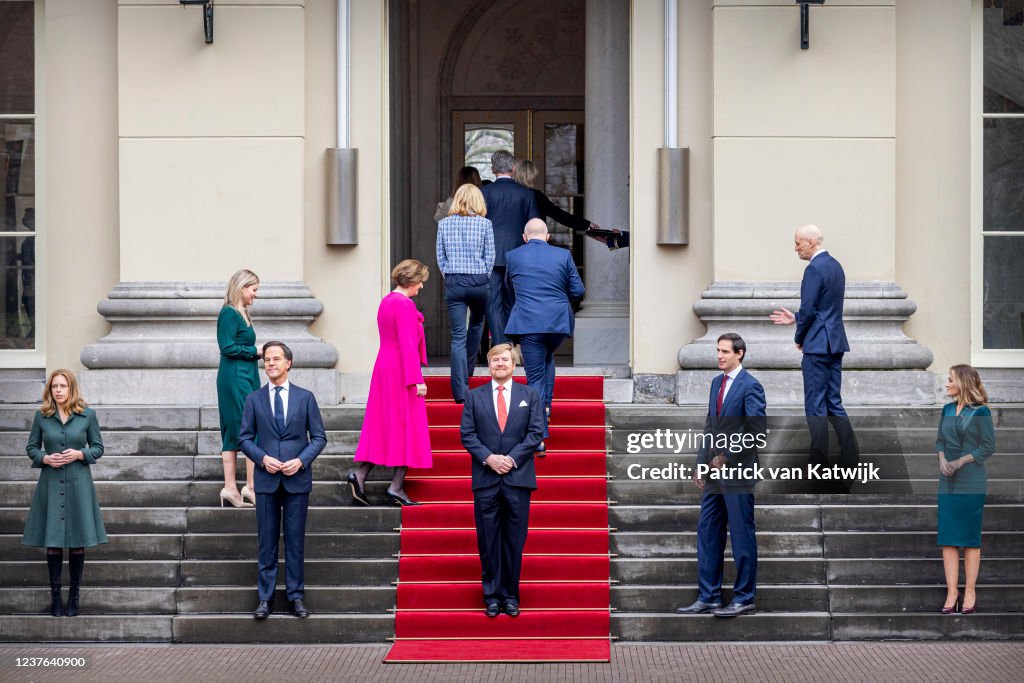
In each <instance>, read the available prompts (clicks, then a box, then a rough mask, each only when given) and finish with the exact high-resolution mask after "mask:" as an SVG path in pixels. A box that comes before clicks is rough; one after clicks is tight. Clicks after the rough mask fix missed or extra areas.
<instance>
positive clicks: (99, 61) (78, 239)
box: [37, 0, 118, 370]
mask: <svg viewBox="0 0 1024 683" xmlns="http://www.w3.org/2000/svg"><path fill="white" fill-rule="evenodd" d="M44 6H45V17H39V15H38V14H37V18H39V19H42V20H43V21H44V22H45V23H44V32H45V46H44V47H43V48H42V49H41V50H40V51H39V54H40V55H41V58H42V59H41V61H42V65H41V68H40V69H38V70H37V71H38V72H40V73H41V78H42V80H43V83H42V89H41V95H42V96H41V97H40V98H39V99H41V100H42V103H41V107H40V109H41V111H40V114H41V119H40V123H41V124H42V126H41V128H42V132H41V135H42V139H41V143H42V146H44V147H45V156H44V159H43V161H42V163H40V164H39V168H38V170H39V172H40V174H41V176H42V183H40V185H41V186H42V187H44V188H45V189H44V192H45V200H44V201H45V204H44V209H43V211H42V212H40V216H39V226H40V232H41V235H42V236H41V237H40V247H41V249H40V250H41V251H42V252H43V253H44V256H43V269H42V272H43V277H44V278H45V287H46V293H45V299H44V303H45V308H44V307H40V314H42V315H45V316H46V320H47V334H46V347H45V348H46V366H47V368H48V369H49V370H53V369H55V368H59V367H66V368H70V369H72V370H79V369H81V364H80V363H79V352H80V351H81V350H82V347H83V346H85V345H87V344H90V343H92V342H94V341H96V340H97V339H99V338H100V337H102V336H104V335H105V334H106V333H107V332H108V330H109V326H108V325H107V323H106V321H104V319H103V317H102V316H100V315H99V314H98V313H97V312H96V304H97V302H99V301H101V300H102V299H104V298H105V297H106V295H107V292H109V291H110V290H111V289H112V288H113V287H114V285H116V284H117V281H118V246H117V245H118V225H117V177H118V176H117V96H116V93H117V7H116V6H115V5H114V3H111V2H110V1H109V0H46V2H45V3H44Z"/></svg>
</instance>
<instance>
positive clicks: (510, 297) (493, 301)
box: [487, 266, 516, 346]
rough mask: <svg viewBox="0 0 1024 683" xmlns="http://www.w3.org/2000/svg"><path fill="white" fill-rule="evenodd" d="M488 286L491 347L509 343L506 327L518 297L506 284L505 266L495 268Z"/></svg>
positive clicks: (488, 324) (488, 319) (488, 322)
mask: <svg viewBox="0 0 1024 683" xmlns="http://www.w3.org/2000/svg"><path fill="white" fill-rule="evenodd" d="M488 284H489V288H490V300H489V301H488V302H487V327H488V329H490V331H491V346H494V345H495V344H504V343H505V342H507V341H508V337H506V336H505V325H507V324H508V316H509V313H511V312H512V304H513V303H515V300H516V297H515V292H513V291H512V288H511V287H509V286H508V285H507V284H505V266H494V268H493V269H492V270H491V277H490V282H489V283H488Z"/></svg>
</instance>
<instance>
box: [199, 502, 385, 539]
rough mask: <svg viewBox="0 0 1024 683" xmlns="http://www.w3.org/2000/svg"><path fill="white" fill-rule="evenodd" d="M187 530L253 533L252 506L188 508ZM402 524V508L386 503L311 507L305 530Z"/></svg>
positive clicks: (371, 529) (348, 529)
mask: <svg viewBox="0 0 1024 683" xmlns="http://www.w3.org/2000/svg"><path fill="white" fill-rule="evenodd" d="M187 516H188V530H189V531H190V532H192V533H205V534H224V533H256V515H255V511H254V510H251V509H249V510H236V509H234V508H220V507H193V508H189V509H188V515H187ZM401 525H402V509H401V508H399V507H397V506H395V505H392V506H389V507H320V506H318V507H310V508H309V511H308V513H307V516H306V533H328V532H352V533H356V532H363V531H367V532H387V531H393V530H395V529H397V528H399V527H400V526H401Z"/></svg>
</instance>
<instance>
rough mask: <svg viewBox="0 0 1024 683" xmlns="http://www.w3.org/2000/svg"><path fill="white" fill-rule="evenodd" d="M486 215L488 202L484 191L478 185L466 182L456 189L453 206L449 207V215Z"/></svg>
mask: <svg viewBox="0 0 1024 683" xmlns="http://www.w3.org/2000/svg"><path fill="white" fill-rule="evenodd" d="M473 214H475V215H477V216H486V215H487V202H485V201H484V193H483V192H481V191H480V188H479V187H477V186H476V185H471V184H469V183H466V184H465V185H460V186H459V189H457V190H455V196H454V197H453V198H452V208H450V209H448V215H449V216H455V215H459V216H469V215H473Z"/></svg>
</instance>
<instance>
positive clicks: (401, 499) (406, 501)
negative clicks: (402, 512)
mask: <svg viewBox="0 0 1024 683" xmlns="http://www.w3.org/2000/svg"><path fill="white" fill-rule="evenodd" d="M388 498H389V499H391V500H392V501H394V503H395V505H399V506H401V507H405V506H406V505H422V503H417V502H416V501H415V500H412V499H411V498H407V497H405V496H400V495H398V494H397V493H392V492H391V489H388Z"/></svg>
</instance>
